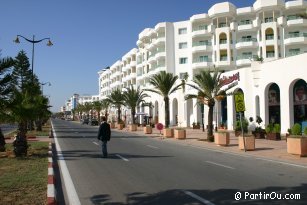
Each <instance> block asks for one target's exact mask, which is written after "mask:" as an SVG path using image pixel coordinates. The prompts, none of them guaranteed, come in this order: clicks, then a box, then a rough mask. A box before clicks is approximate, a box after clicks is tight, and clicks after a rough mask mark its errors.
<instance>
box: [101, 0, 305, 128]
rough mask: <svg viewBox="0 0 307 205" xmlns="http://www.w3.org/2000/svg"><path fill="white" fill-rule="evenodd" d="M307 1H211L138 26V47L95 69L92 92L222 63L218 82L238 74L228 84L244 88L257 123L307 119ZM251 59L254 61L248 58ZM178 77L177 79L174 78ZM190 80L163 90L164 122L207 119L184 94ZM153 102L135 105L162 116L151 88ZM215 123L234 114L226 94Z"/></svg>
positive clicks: (286, 125) (230, 125) (248, 114)
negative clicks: (182, 17) (180, 17)
mask: <svg viewBox="0 0 307 205" xmlns="http://www.w3.org/2000/svg"><path fill="white" fill-rule="evenodd" d="M306 9H307V2H306V1H304V0H296V1H287V2H285V1H284V0H257V1H255V3H254V4H253V5H252V6H250V7H245V8H237V7H236V6H235V5H233V4H232V3H229V2H223V3H218V4H215V5H213V6H212V7H211V8H210V9H209V10H208V14H197V15H194V16H192V17H191V18H190V19H189V20H186V21H181V22H174V23H169V22H162V23H158V24H157V25H156V26H155V27H154V28H146V29H144V30H143V31H142V32H141V33H140V34H139V37H138V40H137V48H134V49H132V50H131V51H129V52H128V53H127V54H126V55H124V56H123V57H122V58H121V60H119V61H117V62H115V63H114V64H113V65H112V66H111V67H110V68H109V69H103V70H101V71H99V72H98V74H99V97H100V98H101V99H103V98H105V97H106V96H107V95H108V94H110V92H111V91H112V90H114V89H117V88H119V89H122V88H125V87H127V86H130V85H133V86H136V87H137V86H140V87H141V88H149V87H150V85H149V83H148V82H149V78H150V76H152V75H154V74H156V73H158V72H159V71H162V70H164V71H166V72H170V73H173V74H175V75H178V76H179V77H182V76H183V75H184V74H185V73H187V74H188V75H189V80H191V79H193V76H194V75H195V74H197V73H198V72H199V71H200V70H208V69H210V70H213V68H214V67H215V68H218V69H219V70H220V71H223V72H224V73H223V74H222V77H224V78H225V79H227V81H225V82H237V86H235V87H234V88H233V89H232V91H238V90H240V91H241V92H243V93H244V97H245V104H246V111H245V112H244V116H245V117H247V118H249V117H253V118H254V119H255V117H256V116H260V117H261V118H262V119H263V125H267V124H268V123H279V124H280V125H281V132H282V133H285V132H286V131H287V129H288V128H290V127H291V126H292V125H293V124H294V123H295V122H299V123H302V122H305V121H306V120H307V101H306V100H307V99H306V96H307V94H306V92H307V91H306V90H307V88H306V87H307V86H306V80H307V71H306V68H305V66H304V63H303V62H304V59H306V57H307V15H306ZM255 59H257V60H260V61H254V60H255ZM178 83H179V81H178ZM193 92H195V91H194V90H192V89H191V88H190V89H189V88H188V89H187V90H186V93H183V92H182V91H181V90H180V91H177V93H175V94H172V95H171V96H170V111H171V112H170V118H171V119H170V120H171V125H180V126H191V125H192V123H193V122H202V120H204V124H205V125H206V124H207V112H208V110H207V108H206V107H205V110H204V117H203V118H202V113H201V108H200V106H196V100H188V101H185V100H184V96H185V94H188V93H193ZM150 96H151V98H148V99H147V101H148V102H151V103H152V104H153V105H154V106H153V108H152V109H149V108H148V107H143V108H139V111H142V112H146V113H148V115H150V116H153V117H154V118H158V120H159V121H160V122H162V123H164V102H163V99H162V97H161V96H158V95H156V94H153V93H150ZM214 115H215V117H214V119H215V122H214V123H215V124H216V125H219V124H220V123H223V124H226V125H227V128H228V129H233V128H234V124H235V120H236V119H237V114H236V112H235V108H234V98H233V96H228V97H227V98H226V99H224V100H223V101H221V102H217V105H216V107H215V112H214Z"/></svg>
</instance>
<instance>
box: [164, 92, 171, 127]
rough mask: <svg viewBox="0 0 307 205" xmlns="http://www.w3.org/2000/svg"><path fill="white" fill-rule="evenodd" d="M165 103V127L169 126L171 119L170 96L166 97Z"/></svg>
mask: <svg viewBox="0 0 307 205" xmlns="http://www.w3.org/2000/svg"><path fill="white" fill-rule="evenodd" d="M164 103H165V107H164V109H165V128H168V127H169V123H170V119H169V98H168V97H164Z"/></svg>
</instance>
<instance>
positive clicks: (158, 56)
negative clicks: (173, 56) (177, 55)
mask: <svg viewBox="0 0 307 205" xmlns="http://www.w3.org/2000/svg"><path fill="white" fill-rule="evenodd" d="M165 56H166V52H165V50H164V49H162V50H160V51H157V53H156V55H155V59H156V60H159V59H161V58H165Z"/></svg>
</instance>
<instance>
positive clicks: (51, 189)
mask: <svg viewBox="0 0 307 205" xmlns="http://www.w3.org/2000/svg"><path fill="white" fill-rule="evenodd" d="M52 156H53V154H52V143H51V142H49V151H48V185H47V205H56V204H57V203H56V192H55V185H54V184H55V176H54V170H53V166H54V163H53V159H52Z"/></svg>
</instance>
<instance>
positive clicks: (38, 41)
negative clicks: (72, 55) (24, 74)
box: [14, 35, 53, 81]
mask: <svg viewBox="0 0 307 205" xmlns="http://www.w3.org/2000/svg"><path fill="white" fill-rule="evenodd" d="M19 37H21V38H23V39H25V40H26V41H28V42H30V43H32V81H33V65H34V44H36V43H40V42H42V41H44V40H48V43H47V46H52V45H53V44H52V42H51V40H50V38H43V39H40V40H35V35H33V38H32V40H30V39H28V38H26V37H24V36H22V35H17V37H16V39H15V40H14V42H15V43H20V41H19Z"/></svg>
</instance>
